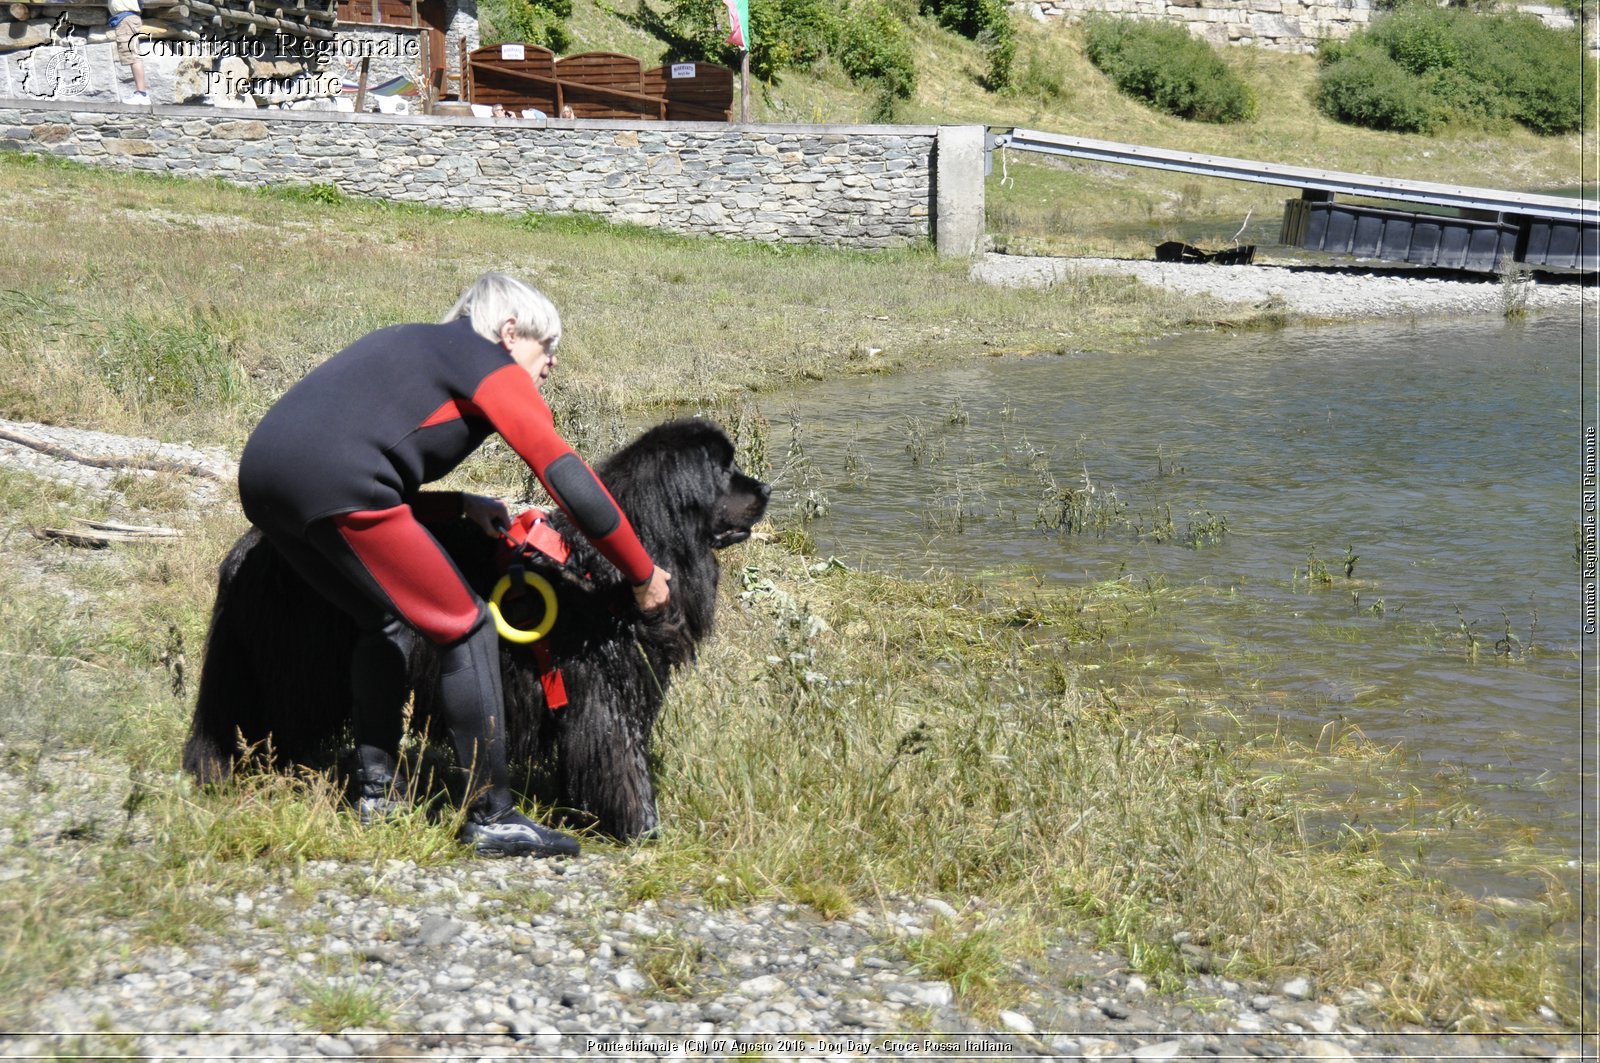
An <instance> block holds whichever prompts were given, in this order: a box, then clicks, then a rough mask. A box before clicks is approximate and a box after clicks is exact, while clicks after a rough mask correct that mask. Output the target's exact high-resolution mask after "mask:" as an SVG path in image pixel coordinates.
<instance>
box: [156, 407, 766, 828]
mask: <svg viewBox="0 0 1600 1063" xmlns="http://www.w3.org/2000/svg"><path fill="white" fill-rule="evenodd" d="M596 471H597V472H598V473H599V475H600V478H601V479H602V480H603V481H604V482H605V484H606V487H607V488H608V489H610V491H611V493H612V495H613V496H615V498H616V500H617V503H618V504H619V505H620V506H621V507H622V509H623V510H624V511H625V512H626V513H627V514H628V519H629V520H630V521H632V522H633V525H634V528H635V529H636V530H637V531H638V533H639V538H640V540H641V541H642V542H643V543H644V546H645V548H646V549H647V550H648V551H649V552H650V555H651V557H653V558H655V560H656V562H657V564H659V565H661V567H663V568H665V569H667V570H668V571H669V572H671V573H672V598H671V601H670V602H669V603H668V604H667V606H666V607H665V608H664V609H662V610H661V611H660V612H659V613H657V614H651V615H649V616H644V615H642V614H640V613H639V611H638V610H637V609H636V608H635V607H634V606H633V599H632V595H631V593H630V592H629V590H628V588H627V587H625V586H623V585H622V578H621V576H620V574H619V573H617V571H616V570H615V569H614V568H612V567H611V565H610V564H609V563H607V562H606V561H605V560H603V559H602V558H601V557H600V555H599V554H598V552H596V551H595V550H594V548H593V547H591V546H590V545H589V543H588V542H587V541H586V540H585V539H584V538H583V536H582V535H580V534H577V533H576V532H575V531H574V530H573V529H572V527H571V524H570V523H569V522H568V521H567V519H566V517H565V515H563V514H561V513H560V512H559V511H556V512H553V513H552V514H551V519H550V523H551V524H552V525H553V526H554V527H555V529H556V530H557V531H559V532H561V533H562V537H563V538H564V539H565V540H566V541H567V543H568V544H569V545H570V547H571V556H570V557H568V558H567V559H566V561H565V562H564V563H561V564H559V565H558V564H557V563H556V562H554V561H552V560H550V559H548V558H544V557H542V555H539V556H534V557H532V558H529V559H527V560H525V562H524V563H525V564H526V567H527V568H528V570H530V571H533V572H537V573H539V574H541V575H543V576H545V577H546V578H547V579H548V580H549V582H550V584H551V585H552V586H553V587H554V589H555V593H556V599H557V602H558V611H557V620H556V624H555V626H554V628H553V629H552V630H551V631H550V633H549V634H548V635H547V636H546V637H545V638H543V639H541V640H540V641H539V642H537V643H534V644H533V645H531V646H529V645H519V644H515V643H512V642H509V641H506V640H504V639H502V640H501V642H500V648H501V652H500V662H501V669H502V673H503V678H504V683H505V700H506V729H507V737H508V739H509V753H510V759H511V763H512V766H513V771H514V772H515V771H517V770H518V768H517V766H518V765H519V764H520V765H525V766H526V767H527V769H528V770H529V773H530V777H531V778H533V779H535V780H539V781H542V782H543V784H544V786H543V789H544V794H543V796H548V797H550V798H552V799H553V801H554V803H555V804H556V805H557V806H559V807H561V808H564V809H567V810H569V811H570V812H572V813H576V814H577V815H576V816H575V817H574V818H576V819H577V821H578V823H579V825H592V826H594V827H596V828H598V829H599V830H601V831H604V832H606V833H608V834H611V835H613V836H615V837H617V838H621V839H631V838H639V837H643V836H647V835H649V834H651V833H653V832H654V831H655V829H656V826H657V819H656V802H655V789H654V785H653V782H652V780H651V761H650V736H651V731H652V729H653V728H654V726H655V722H656V716H657V714H658V713H659V712H660V710H661V705H662V702H663V700H664V699H665V697H666V692H667V685H668V683H669V682H670V680H671V677H672V673H673V670H674V669H676V668H678V667H679V666H681V665H684V664H687V663H689V662H690V661H692V660H693V659H694V656H695V648H696V646H697V644H698V643H699V642H700V641H701V640H702V639H704V638H705V637H706V636H707V635H709V634H710V633H711V624H712V618H713V613H714V612H715V608H716V598H717V580H718V576H719V574H720V568H719V565H718V562H717V556H716V551H717V550H720V549H722V548H723V547H725V546H729V545H731V544H733V543H737V542H742V541H743V540H745V539H747V538H749V537H750V528H751V526H752V525H753V524H755V523H756V522H757V521H759V520H760V519H761V517H762V515H763V514H764V513H765V512H766V508H767V498H768V495H769V494H770V488H769V487H768V486H767V485H766V484H764V483H762V482H761V481H759V480H756V479H753V478H751V477H749V476H746V475H745V474H744V473H743V472H741V471H740V470H739V468H738V467H737V466H736V465H735V463H734V451H733V444H732V443H730V442H729V441H728V437H727V436H726V435H725V434H723V432H722V430H721V429H720V428H718V427H717V426H716V425H714V424H712V423H710V422H708V421H701V420H681V421H673V422H670V423H668V424H664V425H660V426H658V427H656V428H653V429H651V430H649V431H648V432H646V433H644V434H643V435H642V436H640V437H639V438H638V439H636V440H634V441H633V442H632V443H630V444H629V445H627V446H626V447H624V448H623V449H622V450H620V451H618V452H617V453H616V454H613V455H612V456H611V457H610V458H608V459H606V460H605V461H604V462H602V463H600V464H599V466H598V467H597V469H596ZM433 530H434V531H435V532H436V534H437V535H438V536H439V539H440V541H441V542H442V543H443V544H444V545H445V548H446V549H447V550H448V551H449V553H450V555H451V556H452V557H453V558H454V559H455V562H456V564H457V566H458V567H459V568H460V569H461V572H462V574H463V575H464V576H466V578H467V580H468V582H470V583H471V584H472V586H473V587H474V588H475V589H476V590H477V591H478V592H479V593H480V594H482V595H483V596H484V597H486V598H487V597H488V596H489V594H490V591H491V590H492V588H493V587H494V585H495V583H496V582H498V581H499V579H500V577H501V575H502V567H503V563H504V561H505V557H504V551H501V556H499V557H497V549H496V543H495V541H494V540H492V539H490V538H488V537H487V536H485V535H483V534H482V533H481V532H480V531H479V530H478V529H477V528H475V527H474V526H472V525H470V524H467V523H466V522H456V523H454V524H451V525H449V526H440V527H437V528H435V529H433ZM519 602H525V603H527V604H525V605H523V604H519ZM539 603H540V599H539V596H538V595H536V594H533V593H531V592H530V593H528V594H527V595H525V596H524V597H523V598H522V599H520V600H515V601H514V600H513V599H510V598H508V599H507V600H506V601H505V602H503V603H502V611H503V612H504V614H505V616H506V619H507V620H508V621H509V622H510V623H512V624H514V625H516V626H518V627H531V626H533V621H536V620H537V618H538V615H539V614H540V613H541V612H542V609H543V606H542V604H539ZM519 610H523V612H522V613H521V615H520V616H519ZM353 641H354V629H353V627H352V626H351V624H350V623H349V621H348V620H347V618H346V617H345V616H344V614H343V613H341V612H339V611H338V610H337V609H335V608H334V607H333V606H332V605H330V604H328V603H327V602H326V601H325V600H324V599H323V598H322V597H321V596H320V595H318V594H317V593H316V592H315V591H313V590H312V589H311V588H310V587H309V586H307V585H306V584H305V582H304V581H303V580H302V579H301V578H300V577H299V575H298V574H296V573H295V572H294V571H293V570H292V569H291V568H290V567H289V566H288V564H287V563H285V562H284V560H283V558H282V556H281V555H280V554H279V553H278V552H277V551H276V550H275V549H273V547H272V545H271V544H270V543H268V542H267V541H265V540H264V539H263V538H262V536H261V534H260V532H258V531H256V530H255V529H251V530H250V531H248V532H246V533H245V535H244V536H243V537H241V538H240V540H239V541H238V543H236V544H235V545H234V547H233V549H232V551H230V552H229V554H228V556H227V559H226V560H224V561H223V563H222V566H221V568H220V570H219V578H218V586H217V600H216V604H215V605H214V606H213V609H212V614H211V629H210V632H209V634H208V635H207V637H206V653H205V665H204V668H203V670H202V672H201V676H200V693H199V701H198V704H197V705H196V706H195V715H194V722H193V724H192V726H191V728H190V732H189V739H188V742H187V743H186V744H185V746H184V751H183V766H184V769H185V770H186V771H188V772H190V773H191V774H192V775H194V777H195V778H196V779H197V780H199V781H200V782H202V783H210V782H217V781H220V780H222V779H225V778H227V777H228V776H229V775H230V774H231V773H232V771H233V770H234V768H235V766H236V765H237V764H238V763H239V762H240V761H241V760H243V759H246V758H248V757H250V756H258V757H259V756H261V755H263V751H266V752H268V753H270V757H271V759H272V763H273V765H274V766H277V767H286V766H295V765H303V766H309V767H314V768H325V767H328V766H329V765H330V763H331V762H332V757H330V754H332V755H333V756H336V755H337V750H338V749H339V748H340V747H341V746H342V744H343V742H344V739H345V736H346V731H347V728H348V725H349V718H350V706H349V676H350V650H351V646H352V644H353ZM416 641H417V642H418V643H419V650H418V652H417V653H416V654H414V658H413V660H412V662H411V668H412V689H413V691H414V695H415V702H414V706H415V709H414V712H413V717H412V720H413V727H414V728H417V729H419V730H421V729H423V728H424V727H425V726H426V725H425V723H424V721H426V720H427V718H428V716H429V709H430V706H431V704H432V700H433V697H434V689H433V683H434V676H435V674H436V664H435V662H434V661H433V660H432V659H431V658H432V653H431V651H430V649H429V647H428V646H427V645H425V643H426V640H424V639H418V640H416ZM553 674H558V675H559V686H558V687H557V688H556V689H557V690H558V691H559V689H560V688H561V687H564V694H565V700H566V704H565V705H563V706H561V707H559V708H552V707H551V706H550V701H551V700H554V701H559V700H561V695H560V693H557V694H556V695H555V696H554V697H553V698H551V699H547V696H546V689H547V684H549V683H551V682H552V675H553Z"/></svg>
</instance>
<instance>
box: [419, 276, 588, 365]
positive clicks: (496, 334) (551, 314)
mask: <svg viewBox="0 0 1600 1063" xmlns="http://www.w3.org/2000/svg"><path fill="white" fill-rule="evenodd" d="M462 317H464V318H468V319H470V320H471V322H472V331H474V332H476V333H477V334H478V335H480V336H482V337H483V338H484V339H486V340H492V341H493V342H495V343H499V342H500V328H501V326H503V325H504V324H505V323H506V322H507V321H515V322H516V334H517V336H519V337H520V338H522V339H527V340H538V341H539V342H541V343H543V344H544V347H545V350H547V351H553V350H555V349H556V344H558V343H560V342H561V314H560V312H559V311H557V310H556V306H555V304H554V303H552V302H551V301H550V299H549V297H548V296H546V295H545V294H544V293H543V292H541V291H540V290H539V289H537V288H535V287H534V286H533V285H531V284H529V283H527V282H526V281H520V280H518V279H517V278H515V277H508V276H507V275H505V274H504V273H485V274H484V275H483V276H481V277H479V278H478V279H477V280H475V281H473V282H472V283H471V284H470V285H469V286H468V287H467V290H466V291H464V292H462V293H461V298H460V299H457V300H456V305H455V306H453V307H451V308H450V312H449V313H448V314H446V315H445V316H444V321H445V322H446V323H448V322H451V321H454V320H456V319H457V318H462Z"/></svg>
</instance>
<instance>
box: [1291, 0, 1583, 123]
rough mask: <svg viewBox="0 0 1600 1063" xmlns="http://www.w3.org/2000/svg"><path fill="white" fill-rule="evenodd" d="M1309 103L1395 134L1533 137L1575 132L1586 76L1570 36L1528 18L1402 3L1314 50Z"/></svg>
mask: <svg viewBox="0 0 1600 1063" xmlns="http://www.w3.org/2000/svg"><path fill="white" fill-rule="evenodd" d="M1321 61H1322V64H1323V69H1322V72H1321V74H1320V77H1319V84H1318V89H1317V102H1318V105H1319V106H1320V107H1321V108H1322V110H1323V111H1325V112H1326V113H1327V114H1329V115H1330V116H1332V117H1333V118H1336V119H1338V120H1340V121H1343V122H1350V123H1352V124H1355V125H1362V126H1367V127H1369V128H1373V129H1388V130H1395V131H1399V132H1431V131H1433V130H1435V129H1438V128H1439V127H1440V126H1442V125H1444V124H1446V123H1460V124H1474V125H1486V126H1491V127H1492V126H1496V125H1503V124H1505V123H1507V122H1510V121H1515V122H1519V123H1521V124H1522V125H1524V126H1526V127H1527V128H1529V129H1531V130H1533V131H1534V132H1536V133H1541V134H1558V133H1574V132H1577V131H1578V130H1580V129H1582V128H1583V127H1584V121H1585V116H1584V113H1583V106H1582V104H1583V85H1584V83H1585V81H1586V79H1587V80H1588V82H1589V83H1593V79H1594V78H1595V73H1596V72H1595V64H1594V60H1592V59H1589V58H1588V57H1586V56H1585V55H1584V52H1583V44H1582V41H1581V40H1580V38H1579V35H1578V32H1577V31H1576V30H1570V31H1564V30H1552V29H1549V28H1547V27H1545V26H1544V25H1543V24H1542V23H1540V22H1539V20H1538V19H1536V18H1533V17H1532V16H1530V15H1516V14H1511V15H1506V14H1490V15H1482V14H1476V13H1473V12H1471V11H1465V10H1462V9H1459V8H1441V7H1435V6H1433V5H1432V4H1431V3H1408V4H1404V5H1402V6H1401V7H1398V8H1396V9H1395V10H1394V11H1392V12H1390V13H1389V14H1387V15H1384V16H1383V17H1382V18H1380V19H1378V20H1377V21H1375V22H1374V23H1373V24H1372V26H1371V27H1370V28H1368V29H1367V30H1365V31H1363V32H1361V33H1358V34H1356V35H1355V36H1353V37H1351V38H1350V40H1348V41H1346V42H1344V43H1342V44H1329V45H1326V46H1324V47H1323V49H1322V51H1321Z"/></svg>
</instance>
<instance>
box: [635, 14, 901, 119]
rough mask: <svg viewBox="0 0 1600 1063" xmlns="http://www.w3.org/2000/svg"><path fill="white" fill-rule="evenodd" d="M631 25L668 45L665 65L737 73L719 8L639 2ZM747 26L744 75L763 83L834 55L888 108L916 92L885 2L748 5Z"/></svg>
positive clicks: (896, 21)
mask: <svg viewBox="0 0 1600 1063" xmlns="http://www.w3.org/2000/svg"><path fill="white" fill-rule="evenodd" d="M633 22H634V24H635V25H637V26H639V27H640V28H641V29H643V30H645V31H647V32H648V33H650V34H651V35H653V36H655V37H656V38H657V39H659V40H661V41H662V42H664V43H665V44H666V52H665V54H663V56H662V61H663V62H711V63H721V64H722V65H724V66H728V67H733V68H737V67H738V66H739V63H740V55H739V50H738V49H737V48H734V47H733V46H731V45H729V44H728V43H727V37H728V17H727V8H726V7H725V5H724V4H723V2H722V0H666V3H665V4H664V5H663V6H662V8H661V9H659V10H657V9H656V8H653V7H651V6H650V4H649V2H648V0H640V2H639V11H638V14H636V15H635V16H634V17H633ZM750 26H751V33H750V36H751V47H750V72H751V73H752V74H754V75H755V76H756V77H758V78H760V79H761V80H763V81H772V80H774V79H775V78H776V77H777V76H778V75H779V74H780V73H781V72H782V71H784V70H790V69H795V68H802V67H806V66H809V65H811V64H812V63H815V62H817V61H818V60H820V59H821V58H822V57H823V56H825V55H829V54H832V55H834V56H836V57H838V59H839V61H840V65H842V66H843V67H844V69H845V72H846V73H847V74H849V75H850V78H851V80H853V81H857V82H862V83H869V84H875V85H876V86H877V87H878V88H879V90H880V93H881V95H882V96H883V97H884V98H886V99H888V100H894V99H903V98H905V97H907V96H910V95H911V92H912V91H913V89H914V88H915V86H916V67H915V64H914V63H913V62H912V59H911V48H910V46H909V44H907V42H906V36H905V28H904V26H903V25H902V23H901V21H900V19H899V18H897V17H896V16H895V15H894V14H893V13H892V12H891V11H890V10H889V8H888V7H887V6H886V4H885V3H884V2H883V0H867V2H866V3H861V4H855V5H852V6H848V7H847V6H846V5H845V4H844V3H842V2H841V0H750ZM879 109H880V111H881V110H882V109H883V107H882V105H881V104H880V107H879Z"/></svg>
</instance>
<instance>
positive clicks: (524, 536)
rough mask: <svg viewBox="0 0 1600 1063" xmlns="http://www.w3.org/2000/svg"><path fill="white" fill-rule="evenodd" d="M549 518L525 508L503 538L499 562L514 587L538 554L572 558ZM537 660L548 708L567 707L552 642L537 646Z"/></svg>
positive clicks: (561, 559)
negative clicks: (527, 564) (530, 560)
mask: <svg viewBox="0 0 1600 1063" xmlns="http://www.w3.org/2000/svg"><path fill="white" fill-rule="evenodd" d="M548 516H549V514H547V513H546V512H545V511H544V510H542V509H525V510H523V511H522V512H521V513H519V514H517V516H516V518H515V519H513V520H512V522H511V527H509V528H507V529H506V530H505V532H504V533H502V535H501V539H500V545H499V546H498V548H496V550H495V563H496V564H497V565H498V567H499V568H500V571H501V572H503V573H506V574H508V575H510V576H511V586H512V587H513V588H517V589H521V588H522V587H523V582H522V578H521V577H522V572H521V570H522V566H523V563H524V562H525V561H527V560H529V559H530V558H531V557H532V556H533V555H534V554H535V553H539V554H543V555H544V556H545V557H548V558H549V559H550V560H552V561H554V562H555V563H556V564H557V565H562V564H565V563H566V561H567V558H569V557H571V556H572V545H571V544H570V543H568V542H567V541H566V540H565V539H563V538H562V537H561V533H560V532H558V531H556V530H555V529H554V528H552V527H551V526H550V522H549V520H548ZM533 659H534V661H535V662H537V663H538V665H539V685H540V686H542V687H544V702H545V705H546V706H547V707H548V708H549V709H550V711H551V712H555V711H556V710H557V709H560V708H562V707H564V706H565V705H566V704H567V685H566V683H565V682H564V681H563V680H562V678H561V669H560V668H557V667H556V665H555V661H554V660H553V659H552V658H551V656H550V643H549V642H548V641H546V640H544V639H540V640H539V641H537V642H535V643H533Z"/></svg>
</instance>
